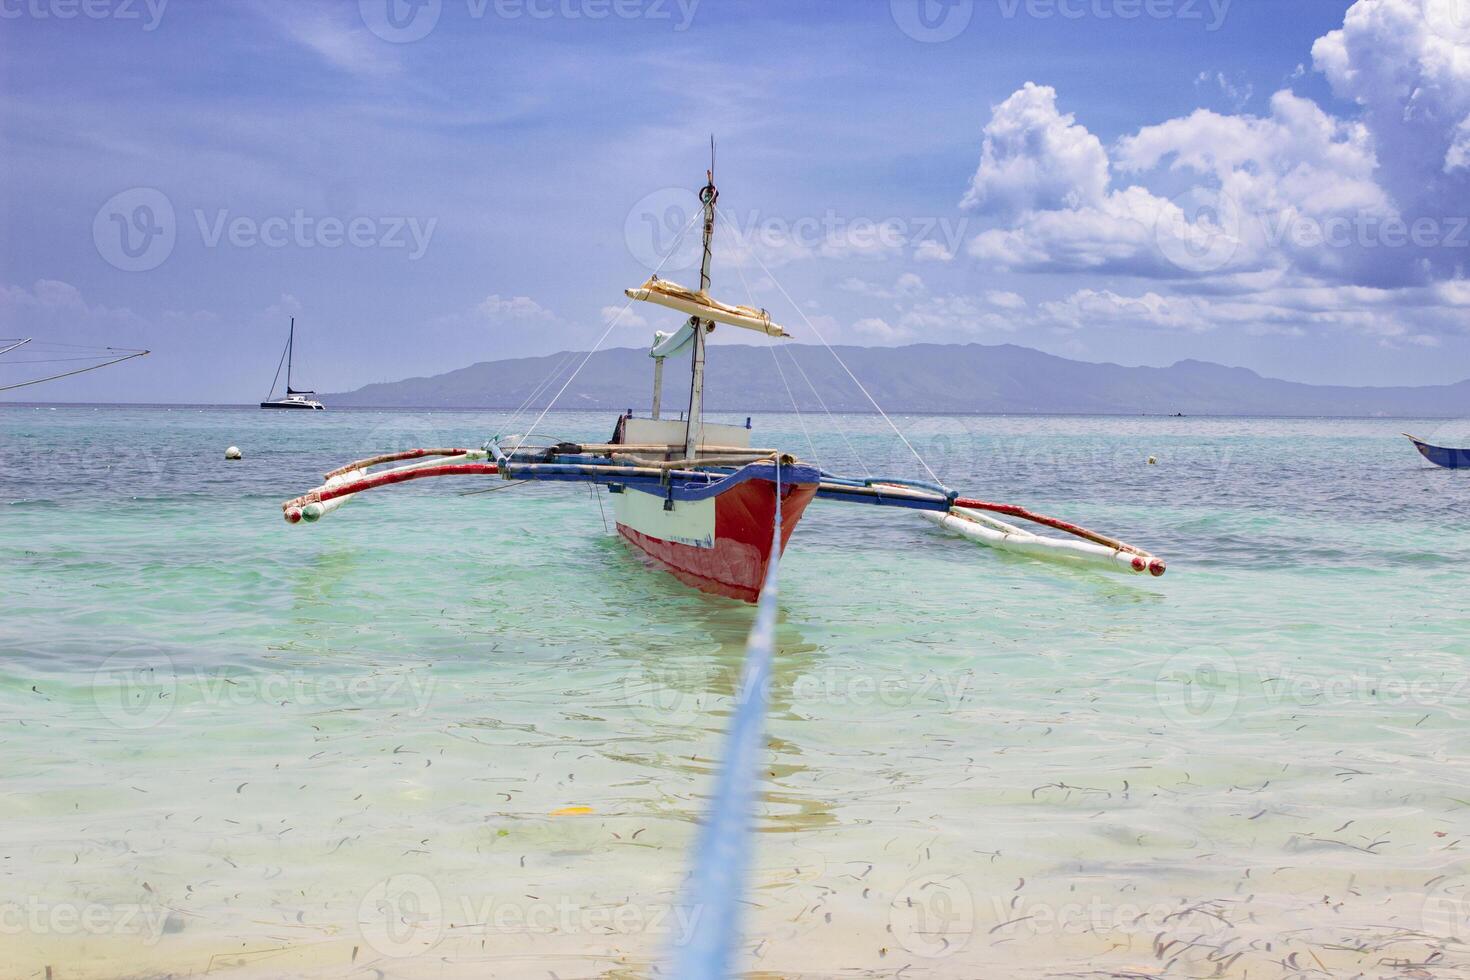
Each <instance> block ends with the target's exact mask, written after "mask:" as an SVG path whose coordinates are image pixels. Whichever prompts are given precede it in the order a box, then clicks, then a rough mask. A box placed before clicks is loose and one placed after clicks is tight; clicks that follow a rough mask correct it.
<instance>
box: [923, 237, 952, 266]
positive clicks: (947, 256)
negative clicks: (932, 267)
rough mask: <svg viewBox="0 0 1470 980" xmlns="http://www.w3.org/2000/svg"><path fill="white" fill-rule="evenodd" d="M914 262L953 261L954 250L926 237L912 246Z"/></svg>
mask: <svg viewBox="0 0 1470 980" xmlns="http://www.w3.org/2000/svg"><path fill="white" fill-rule="evenodd" d="M914 261H915V262H953V261H954V252H953V251H952V250H951V249H949V248H948V247H946V246H945V245H944V244H942V243H940V242H936V241H935V240H934V239H932V238H926V239H924V240H923V241H922V242H920V243H919V244H918V245H917V246H916V247H915V248H914Z"/></svg>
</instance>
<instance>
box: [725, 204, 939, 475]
mask: <svg viewBox="0 0 1470 980" xmlns="http://www.w3.org/2000/svg"><path fill="white" fill-rule="evenodd" d="M716 210H718V208H716ZM750 257H751V258H753V259H755V261H756V264H758V265H759V266H760V267H761V271H763V272H765V274H766V276H767V278H769V279H770V280H771V282H772V283H773V284H774V285H775V287H776V288H777V289H779V290H780V291H781V295H782V296H784V297H786V302H788V303H790V304H791V305H792V307H794V308H795V310H796V313H797V315H798V316H800V317H801V319H802V322H803V323H805V324H806V325H807V329H809V330H811V332H812V333H813V334H815V335H816V338H817V339H818V340H820V341H821V342H822V346H823V347H825V348H827V353H829V354H831V355H832V357H833V358H834V359H835V360H836V361H837V363H838V364H840V365H841V366H842V370H844V371H846V372H847V376H848V377H849V378H851V379H852V383H853V384H855V385H857V387H858V391H861V392H862V393H863V396H864V397H865V398H867V399H868V402H869V404H871V405H872V406H873V408H874V409H875V410H876V411H877V412H878V414H879V415H881V416H883V421H885V422H887V423H888V427H889V428H890V429H892V430H893V434H894V435H896V436H898V439H899V441H900V442H902V443H903V444H904V445H905V446H907V447H908V450H909V452H911V453H913V454H914V459H917V460H918V461H919V465H920V466H922V467H924V472H925V473H928V474H929V478H930V479H931V480H933V481H934V482H935V483H937V484H939V485H940V486H944V481H943V480H941V479H940V478H939V477H938V476H937V475H936V474H935V472H934V471H933V470H932V469H930V468H929V464H928V463H927V462H925V460H924V457H923V456H920V455H919V451H918V450H917V449H915V448H914V445H913V443H911V442H909V441H908V438H907V437H906V436H905V435H904V434H903V433H902V432H901V431H899V428H898V426H896V425H894V424H893V419H891V418H889V417H888V413H887V412H885V411H883V406H881V405H879V404H878V401H877V399H875V398H874V397H873V396H872V395H871V394H869V393H868V389H867V388H865V387H863V383H862V382H861V381H859V380H858V377H857V375H855V374H853V373H852V368H850V367H848V366H847V362H846V361H844V360H843V359H842V357H841V355H839V354H838V353H837V352H836V351H835V350H833V349H832V345H831V344H829V343H827V338H826V337H824V336H822V332H821V331H820V330H818V329H817V326H816V324H814V323H812V321H811V318H810V317H809V316H807V315H806V311H805V310H803V309H802V308H801V307H800V306H799V305H798V304H797V302H796V300H794V299H792V298H791V294H790V293H788V292H787V291H786V287H785V286H783V285H781V280H779V279H777V278H776V275H775V273H773V272H772V271H771V269H770V267H769V266H767V265H766V264H765V262H763V261H761V257H760V256H759V255H757V254H756V253H755V250H754V249H751V250H750ZM792 360H793V361H795V358H792Z"/></svg>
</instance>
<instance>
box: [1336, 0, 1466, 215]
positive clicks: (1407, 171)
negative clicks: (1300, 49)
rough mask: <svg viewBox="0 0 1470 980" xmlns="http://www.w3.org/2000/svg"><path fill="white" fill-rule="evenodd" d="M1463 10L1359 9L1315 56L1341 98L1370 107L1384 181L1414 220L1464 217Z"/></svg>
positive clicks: (1409, 4)
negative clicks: (1460, 164)
mask: <svg viewBox="0 0 1470 980" xmlns="http://www.w3.org/2000/svg"><path fill="white" fill-rule="evenodd" d="M1463 9H1464V6H1463V4H1462V3H1459V2H1458V0H1358V2H1357V3H1355V4H1353V6H1352V7H1350V8H1349V9H1348V11H1347V13H1346V15H1345V16H1344V18H1343V26H1342V27H1341V28H1340V29H1338V30H1335V31H1332V32H1331V33H1329V34H1327V35H1326V36H1325V37H1322V38H1320V39H1319V40H1318V41H1317V42H1316V44H1315V45H1313V47H1312V59H1313V62H1314V63H1315V65H1316V67H1317V69H1318V70H1319V71H1321V72H1322V73H1323V74H1324V75H1326V76H1327V81H1328V82H1329V84H1331V86H1332V90H1333V92H1334V93H1336V94H1337V95H1338V96H1339V97H1341V98H1344V99H1350V100H1352V101H1354V102H1356V103H1357V104H1358V105H1360V106H1362V107H1363V121H1364V123H1365V125H1366V126H1367V127H1368V129H1369V130H1370V131H1371V132H1372V133H1373V136H1374V141H1375V144H1376V147H1377V151H1378V161H1379V164H1380V167H1381V171H1380V174H1379V179H1380V180H1381V182H1382V183H1383V186H1384V187H1385V188H1386V189H1387V190H1388V192H1389V193H1390V194H1391V195H1393V197H1394V200H1395V202H1396V203H1397V204H1398V206H1399V208H1400V209H1401V210H1402V211H1404V212H1405V213H1406V214H1436V213H1438V214H1443V213H1445V211H1444V210H1443V208H1444V207H1445V206H1446V205H1449V204H1454V205H1456V206H1457V207H1458V210H1459V211H1460V212H1461V213H1463V211H1464V205H1465V202H1466V200H1467V198H1470V171H1465V170H1462V169H1458V168H1454V167H1451V166H1450V159H1451V157H1452V156H1457V155H1458V153H1459V152H1460V150H1459V147H1460V146H1461V144H1460V142H1459V135H1458V127H1459V126H1460V124H1461V123H1463V122H1464V120H1465V119H1466V117H1467V116H1470V29H1467V25H1466V24H1464V23H1462V22H1458V21H1456V19H1455V18H1456V15H1457V14H1458V15H1459V16H1461V17H1463Z"/></svg>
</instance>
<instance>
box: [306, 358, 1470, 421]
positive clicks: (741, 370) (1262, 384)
mask: <svg viewBox="0 0 1470 980" xmlns="http://www.w3.org/2000/svg"><path fill="white" fill-rule="evenodd" d="M835 350H836V352H837V353H838V354H839V355H840V356H841V358H842V360H843V361H844V362H845V363H846V364H847V366H848V367H849V368H851V371H852V375H851V376H849V374H848V373H847V371H846V370H845V369H844V368H843V367H842V366H841V365H840V364H839V363H838V362H837V360H836V358H834V357H832V355H831V354H830V353H828V351H827V350H825V349H823V348H822V347H817V346H811V345H797V344H788V345H783V346H782V348H781V349H780V351H779V354H778V353H777V352H776V351H775V349H772V348H763V347H752V346H743V345H719V346H714V347H711V348H710V350H709V364H710V370H709V373H708V375H707V379H706V383H705V407H706V408H707V409H709V410H710V411H723V412H759V411H789V410H790V409H791V406H792V402H793V400H794V401H795V403H796V405H797V407H798V408H799V409H800V410H801V411H803V412H806V411H820V410H821V409H822V408H823V407H825V408H826V409H828V410H830V411H833V412H866V411H872V407H871V405H870V403H869V402H868V399H867V398H866V397H864V395H863V392H862V390H861V389H860V388H859V387H858V383H857V382H861V385H862V387H863V388H866V389H867V391H868V392H869V393H870V394H871V395H872V396H873V398H874V399H876V400H877V402H878V404H880V405H882V406H883V408H884V409H885V410H887V411H895V412H943V413H985V414H1086V415H1091V414H1109V415H1136V414H1152V415H1172V414H1175V413H1183V414H1185V415H1270V416H1324V415H1325V416H1388V417H1394V416H1399V417H1459V416H1464V415H1470V381H1461V382H1458V383H1456V384H1452V385H1432V386H1425V387H1412V388H1411V387H1346V386H1339V385H1309V384H1301V383H1298V382H1294V381H1282V380H1278V379H1275V378H1265V377H1262V376H1261V375H1259V374H1257V373H1256V372H1254V371H1251V370H1248V369H1246V368H1239V367H1225V366H1224V365H1220V364H1213V363H1209V362H1207V361H1195V360H1186V361H1179V362H1178V363H1175V364H1172V365H1170V366H1169V367H1124V366H1122V365H1118V364H1093V363H1088V362H1084V361H1074V360H1069V359H1068V358H1064V357H1058V356H1056V355H1053V354H1046V353H1042V352H1041V351H1038V350H1033V349H1031V348H1028V347H1018V346H1016V345H1014V344H1003V345H998V346H987V345H981V344H914V345H911V346H907V347H846V346H843V347H837V348H835ZM585 356H586V355H585V353H583V352H569V351H563V352H562V353H559V354H552V355H549V356H546V357H527V358H516V359H512V360H503V361H485V362H481V363H479V364H472V365H470V366H469V367H464V368H460V369H458V370H455V371H449V372H447V373H445V374H438V375H434V376H432V377H421V378H406V379H404V380H402V381H391V382H383V383H378V384H370V385H366V386H364V387H362V388H359V389H357V390H356V391H350V392H342V393H338V394H331V395H324V396H323V397H322V400H323V401H324V402H326V404H327V405H328V406H329V407H342V408H350V407H363V408H517V407H519V406H521V405H522V404H524V403H529V404H530V405H531V406H532V407H539V406H542V405H544V404H545V403H546V402H547V400H549V399H550V398H551V397H552V396H553V395H555V394H556V393H557V391H558V390H559V389H560V388H561V387H562V385H563V384H564V383H565V382H566V380H567V377H568V375H570V374H571V372H572V371H573V369H575V368H576V366H577V365H578V364H580V363H581V362H582V360H583V358H584V357H585ZM688 364H689V361H688V358H687V357H684V358H679V359H675V360H671V361H669V362H667V364H666V367H665V370H664V405H665V406H666V407H668V408H669V409H670V410H671V411H674V410H678V409H681V408H683V407H684V405H686V404H687V402H688V389H689V381H688V377H689V375H688ZM778 366H779V370H778ZM652 376H653V362H652V360H651V359H650V358H649V356H648V352H647V350H646V349H632V348H614V349H609V350H603V351H598V352H597V353H595V354H593V355H592V356H591V358H590V359H588V360H587V363H586V365H585V367H583V368H582V369H581V371H580V372H578V373H577V376H576V378H575V379H574V380H573V381H572V383H571V384H570V385H568V386H567V389H566V391H565V392H564V393H562V395H561V397H560V398H559V399H558V401H557V406H558V407H559V408H566V409H601V410H609V411H616V410H622V409H625V408H633V409H637V410H639V411H640V412H641V411H645V410H646V409H647V407H648V405H649V402H650V394H651V389H652ZM548 379H549V380H548ZM854 379H856V380H854Z"/></svg>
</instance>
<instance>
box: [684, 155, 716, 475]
mask: <svg viewBox="0 0 1470 980" xmlns="http://www.w3.org/2000/svg"><path fill="white" fill-rule="evenodd" d="M708 177H709V182H708V183H706V184H705V185H704V189H703V190H702V191H700V192H699V201H700V203H701V204H703V205H704V257H703V259H702V260H701V261H700V265H699V291H700V292H701V293H704V294H707V293H708V292H709V284H710V278H709V267H710V259H711V258H712V251H711V243H712V241H713V240H714V236H715V201H716V200H718V199H719V196H720V192H719V191H718V190H716V189H715V161H714V140H710V169H709V173H708ZM693 326H694V356H693V358H691V360H693V362H694V365H693V369H692V371H693V375H692V377H691V379H690V383H689V424H688V426H687V427H686V428H685V430H684V458H685V459H689V460H692V459H695V458H696V457H697V456H698V455H699V445H700V443H701V442H703V441H704V338H705V334H707V333H708V332H709V331H710V330H711V329H712V328H713V327H714V321H713V320H700V319H698V318H697V317H696V318H694V323H693Z"/></svg>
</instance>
